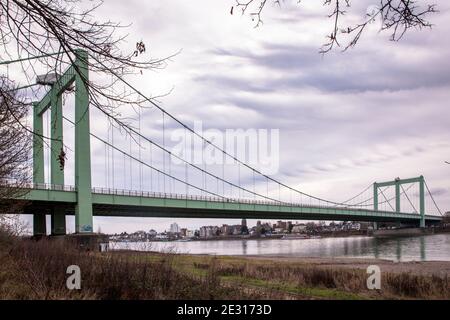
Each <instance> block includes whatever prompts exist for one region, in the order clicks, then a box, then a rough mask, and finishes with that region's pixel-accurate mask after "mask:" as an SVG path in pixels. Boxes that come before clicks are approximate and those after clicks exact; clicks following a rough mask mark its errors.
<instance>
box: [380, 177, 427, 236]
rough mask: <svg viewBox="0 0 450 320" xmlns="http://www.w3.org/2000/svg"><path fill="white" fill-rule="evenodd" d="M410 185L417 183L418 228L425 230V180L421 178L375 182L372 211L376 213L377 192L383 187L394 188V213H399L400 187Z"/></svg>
mask: <svg viewBox="0 0 450 320" xmlns="http://www.w3.org/2000/svg"><path fill="white" fill-rule="evenodd" d="M411 183H418V184H419V199H420V200H419V202H420V209H419V214H420V227H421V228H425V226H426V221H425V178H424V177H423V176H420V177H417V178H410V179H400V178H397V179H395V180H393V181H386V182H381V183H379V182H375V183H374V184H373V200H374V201H373V203H374V210H375V211H378V207H379V201H378V195H379V193H378V190H379V189H380V188H384V187H391V186H394V187H395V211H396V212H397V213H400V212H401V202H400V199H401V192H400V189H401V186H402V185H403V184H411Z"/></svg>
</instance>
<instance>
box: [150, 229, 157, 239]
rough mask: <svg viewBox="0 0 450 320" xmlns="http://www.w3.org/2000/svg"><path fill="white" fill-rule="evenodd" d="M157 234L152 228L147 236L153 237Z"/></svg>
mask: <svg viewBox="0 0 450 320" xmlns="http://www.w3.org/2000/svg"><path fill="white" fill-rule="evenodd" d="M157 234H158V232H156V231H155V230H153V229H152V230H150V231H149V232H148V237H149V238H154V237H156V235H157Z"/></svg>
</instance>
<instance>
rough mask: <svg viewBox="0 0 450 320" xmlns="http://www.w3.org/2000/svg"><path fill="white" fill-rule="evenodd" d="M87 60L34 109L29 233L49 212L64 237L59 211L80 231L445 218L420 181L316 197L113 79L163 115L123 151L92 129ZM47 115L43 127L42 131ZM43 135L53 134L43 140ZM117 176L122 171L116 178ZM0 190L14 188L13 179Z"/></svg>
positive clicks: (79, 55)
mask: <svg viewBox="0 0 450 320" xmlns="http://www.w3.org/2000/svg"><path fill="white" fill-rule="evenodd" d="M90 57H91V56H90V55H89V54H88V53H87V52H85V51H81V50H79V51H77V52H76V58H75V62H74V63H73V65H71V66H70V67H69V68H68V69H67V70H66V71H65V73H64V74H62V75H61V76H59V77H58V78H57V79H56V80H55V81H54V83H52V84H51V87H50V90H49V91H48V92H46V94H45V95H44V97H43V98H42V99H41V100H40V101H38V102H35V103H33V132H34V137H33V181H32V182H30V183H28V184H25V185H24V184H21V185H20V191H21V194H20V195H18V196H16V197H15V198H14V200H16V201H23V202H24V204H25V211H24V213H25V214H32V215H33V232H34V235H45V234H46V233H47V230H46V215H50V216H51V234H53V235H64V234H66V215H75V231H76V233H78V234H90V233H93V231H94V226H93V216H108V217H174V218H175V217H179V218H220V219H225V218H247V219H260V220H264V219H292V220H329V221H339V220H341V221H370V222H374V223H375V224H376V223H383V222H396V223H401V224H405V225H417V226H420V227H422V228H424V227H425V226H426V225H427V224H434V223H438V222H439V221H441V220H442V212H441V210H440V209H439V207H438V205H437V204H436V201H435V199H434V197H433V194H432V192H431V191H430V188H429V187H428V185H427V182H426V180H425V178H424V177H423V176H419V177H415V178H410V179H400V178H397V179H394V180H392V181H387V182H377V183H374V184H370V185H369V186H368V187H367V188H366V189H364V190H363V191H362V192H361V193H359V194H357V195H356V196H354V197H352V198H350V199H348V200H346V201H343V202H339V201H332V200H328V199H323V198H320V197H316V196H313V195H310V194H307V193H305V192H302V191H300V190H298V189H296V188H293V187H290V186H288V185H287V184H285V183H282V182H281V181H279V180H277V179H275V178H273V177H270V176H268V175H266V174H264V173H262V172H261V171H260V170H259V169H256V168H255V167H252V166H251V165H249V164H248V163H246V162H244V161H242V160H241V159H239V158H238V157H236V155H234V154H232V153H229V152H228V151H226V150H224V148H223V147H220V146H218V145H216V144H215V143H214V142H212V141H211V140H208V139H207V138H205V137H204V136H203V135H202V134H200V133H198V132H196V131H195V130H193V129H192V128H190V127H189V126H188V125H186V124H185V123H184V122H182V121H180V120H179V119H178V118H177V117H175V116H173V115H172V114H170V113H169V112H167V111H166V110H165V109H164V108H162V107H161V106H159V105H158V104H156V103H155V102H154V101H153V100H151V99H149V98H147V97H146V96H145V95H144V94H142V93H141V92H140V91H139V90H137V89H136V88H135V87H133V86H132V85H131V84H130V83H129V82H127V81H125V80H124V79H123V78H120V77H119V80H120V81H122V82H123V83H124V85H125V86H127V87H129V88H130V89H131V90H133V91H134V92H135V93H137V94H138V95H140V96H141V97H142V98H143V99H144V100H146V101H148V103H149V104H151V105H152V107H153V109H154V110H156V111H157V112H160V114H161V116H162V119H161V122H160V123H159V125H160V129H161V130H160V132H159V135H160V136H159V137H158V139H157V138H155V137H154V138H150V137H149V136H148V135H146V134H144V133H143V132H142V130H141V129H142V128H141V118H140V114H139V126H138V129H134V128H131V127H130V128H129V131H128V133H126V134H125V138H126V140H127V144H128V143H129V145H127V146H125V145H124V143H117V137H116V141H115V139H114V132H115V131H114V127H112V126H110V127H109V128H108V137H107V138H102V137H100V135H99V134H95V133H93V132H92V128H91V123H90V113H91V112H92V110H91V109H92V105H91V102H90V95H89V88H88V86H87V83H88V81H89V67H88V66H89V64H88V61H89V59H90ZM73 85H74V86H75V91H74V95H75V97H74V104H75V108H74V115H73V120H71V119H69V118H68V117H66V116H65V115H64V113H63V94H64V93H65V92H66V91H67V90H68V89H69V88H72V87H73ZM139 112H140V111H139ZM106 116H108V115H106ZM44 118H46V119H47V123H48V124H50V125H48V124H47V125H48V127H47V130H45V126H44ZM168 120H170V121H171V122H172V123H175V124H177V125H178V126H179V127H180V128H181V129H182V130H183V132H184V134H185V136H186V137H187V136H188V135H189V136H190V137H191V139H190V140H189V139H186V140H185V141H191V142H192V141H193V140H195V139H196V140H198V141H200V142H201V146H202V148H201V150H202V152H203V150H204V149H205V148H207V147H208V148H210V149H213V150H215V151H216V152H217V153H218V154H220V155H221V157H222V158H223V163H222V165H215V166H210V167H208V166H207V165H206V164H205V163H204V161H203V162H202V163H201V164H200V165H199V164H196V163H195V162H194V161H191V160H190V159H188V158H187V157H183V156H179V155H177V154H175V153H174V152H173V151H171V149H170V148H169V147H168V144H167V143H166V142H167V139H166V125H167V123H166V121H168ZM64 123H66V124H69V125H70V126H71V127H72V128H74V131H75V134H74V148H73V154H74V157H73V158H74V184H73V185H69V184H65V172H64V171H65V168H64V165H61V160H62V159H61V150H63V149H64V148H65V145H66V144H65V143H64V139H63V136H64V133H63V131H64V130H63V127H64ZM96 125H97V124H96ZM45 131H46V132H45ZM116 131H117V130H116ZM45 133H46V134H47V135H50V136H49V137H48V138H46V137H45V136H46V134H45ZM127 135H128V136H127ZM46 139H47V140H48V141H49V142H48V144H47V145H46V144H45V141H46ZM92 143H95V144H96V145H103V148H104V150H105V164H104V170H97V169H98V168H96V169H94V170H93V168H92V161H91V155H92V151H91V144H92ZM133 144H135V145H136V146H137V149H138V152H136V151H135V149H134V148H133V147H132V145H133ZM191 144H192V143H190V144H189V146H188V145H187V143H186V142H185V148H186V149H189V148H192V147H191ZM128 146H129V148H128ZM46 151H47V152H48V155H47V157H46ZM133 151H134V152H133ZM144 151H145V152H146V156H144V155H143V154H142V153H143V152H144ZM185 151H186V150H185ZM158 155H159V158H158V159H156V157H157V156H158ZM62 157H63V158H64V156H62ZM202 157H203V154H202ZM46 159H47V161H45V160H46ZM174 159H175V160H177V162H176V163H177V164H176V165H175V164H173V160H174ZM227 160H228V161H229V162H231V163H233V164H234V169H233V170H234V171H233V172H234V173H233V172H230V169H229V168H227V169H225V163H226V162H227ZM236 171H237V174H236ZM117 172H119V173H120V174H121V175H123V177H121V178H120V181H119V178H118V177H116V175H115V174H117ZM93 174H97V175H100V176H103V178H104V185H103V186H100V187H98V186H93V183H92V176H93ZM46 176H47V177H46ZM101 178H102V177H100V179H101ZM133 179H134V181H133ZM2 184H4V186H6V187H10V188H17V186H16V185H15V182H14V181H9V180H5V181H2ZM127 186H129V188H127Z"/></svg>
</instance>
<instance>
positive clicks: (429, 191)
mask: <svg viewBox="0 0 450 320" xmlns="http://www.w3.org/2000/svg"><path fill="white" fill-rule="evenodd" d="M424 182H425V186H426V188H427V190H428V194H429V195H430V197H431V200H433V203H434V206H435V207H436V209H437V210H438V212H439V214H440V215H441V216H443V214H442V210H441V208H439V206H438V205H437V203H436V200H434V197H433V194H432V193H431V190H430V188H429V187H428V184H427V181H426V180H425V179H424Z"/></svg>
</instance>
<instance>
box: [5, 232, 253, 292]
mask: <svg viewBox="0 0 450 320" xmlns="http://www.w3.org/2000/svg"><path fill="white" fill-rule="evenodd" d="M0 251H1V255H2V256H1V261H2V264H1V266H0V298H2V299H108V300H110V299H246V298H247V299H248V298H250V297H249V296H247V295H246V293H245V290H242V289H241V288H229V287H225V286H222V285H221V283H220V279H219V278H218V277H217V276H216V275H215V274H214V273H207V274H206V275H205V276H201V277H199V276H192V275H188V274H186V273H182V272H179V271H178V270H176V268H174V265H173V261H174V259H173V255H170V254H167V255H164V257H162V258H161V259H157V260H154V261H151V260H150V259H146V258H145V257H144V256H143V255H140V254H105V255H101V254H97V253H88V252H82V251H78V250H75V249H73V248H72V249H71V248H67V246H63V245H62V244H59V243H56V242H51V241H39V242H32V241H16V242H15V243H14V244H13V245H10V246H8V247H7V249H6V247H3V250H0ZM70 265H77V266H79V267H80V269H81V278H82V283H81V286H82V289H81V290H74V291H70V290H68V289H67V288H66V280H67V277H68V275H67V274H66V270H67V267H68V266H70Z"/></svg>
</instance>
